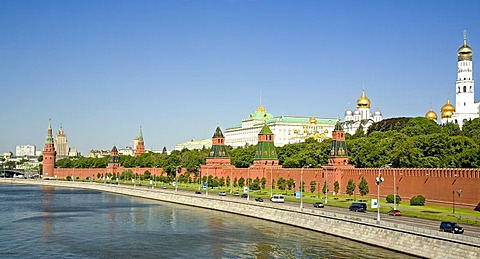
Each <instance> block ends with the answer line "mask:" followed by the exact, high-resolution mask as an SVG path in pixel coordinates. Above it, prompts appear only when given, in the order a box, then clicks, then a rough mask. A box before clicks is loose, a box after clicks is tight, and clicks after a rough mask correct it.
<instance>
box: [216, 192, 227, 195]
mask: <svg viewBox="0 0 480 259" xmlns="http://www.w3.org/2000/svg"><path fill="white" fill-rule="evenodd" d="M218 195H219V196H227V193H226V192H219V193H218Z"/></svg>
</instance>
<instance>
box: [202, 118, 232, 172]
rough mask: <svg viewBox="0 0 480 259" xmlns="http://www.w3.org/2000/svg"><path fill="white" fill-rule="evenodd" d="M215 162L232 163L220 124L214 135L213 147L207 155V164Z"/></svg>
mask: <svg viewBox="0 0 480 259" xmlns="http://www.w3.org/2000/svg"><path fill="white" fill-rule="evenodd" d="M213 164H225V165H229V164H230V157H229V156H228V153H227V149H226V146H225V137H224V136H223V133H222V130H221V129H220V126H217V128H216V129H215V133H214V134H213V137H212V148H211V149H210V152H209V153H208V156H207V165H213Z"/></svg>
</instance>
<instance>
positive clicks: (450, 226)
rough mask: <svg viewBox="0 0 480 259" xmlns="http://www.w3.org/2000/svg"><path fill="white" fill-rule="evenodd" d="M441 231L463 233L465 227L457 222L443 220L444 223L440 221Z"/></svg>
mask: <svg viewBox="0 0 480 259" xmlns="http://www.w3.org/2000/svg"><path fill="white" fill-rule="evenodd" d="M440 231H443V232H450V233H454V234H463V227H461V226H460V225H458V224H457V223H455V222H450V221H442V223H440Z"/></svg>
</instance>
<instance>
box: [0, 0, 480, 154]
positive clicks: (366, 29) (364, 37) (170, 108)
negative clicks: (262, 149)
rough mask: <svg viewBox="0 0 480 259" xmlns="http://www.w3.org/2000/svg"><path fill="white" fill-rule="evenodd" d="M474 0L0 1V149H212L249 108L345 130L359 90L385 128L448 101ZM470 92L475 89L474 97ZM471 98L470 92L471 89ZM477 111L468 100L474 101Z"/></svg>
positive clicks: (478, 8) (476, 8) (474, 38)
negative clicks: (217, 135) (138, 144)
mask: <svg viewBox="0 0 480 259" xmlns="http://www.w3.org/2000/svg"><path fill="white" fill-rule="evenodd" d="M479 14H480V2H479V1H462V2H461V3H459V2H457V1H302V0H299V1H293V0H292V1H282V0H275V1H273V0H272V1H241V0H237V1H235V0H224V1H180V0H175V1H174V0H170V1H169V0H165V1H133V0H132V1H119V0H115V1H88V0H82V1H48V0H47V1H13V0H12V1H5V0H2V1H0V33H1V37H0V94H1V95H0V96H1V104H2V111H3V113H2V116H1V117H2V127H1V134H0V151H1V152H4V151H13V152H14V150H15V146H16V145H25V144H33V145H36V146H37V148H39V149H43V145H44V141H45V135H46V130H47V126H48V120H49V119H50V118H51V119H52V126H53V129H54V132H56V131H58V128H59V126H60V124H62V125H63V129H64V130H65V132H66V133H67V136H68V139H69V143H70V146H73V147H76V148H77V149H78V150H79V151H81V152H82V153H83V154H84V155H86V154H87V153H88V151H89V150H91V149H110V148H111V147H112V146H113V145H114V144H115V145H117V147H124V146H126V145H129V146H132V145H133V138H134V137H136V136H138V133H139V128H140V126H142V127H143V134H144V139H145V144H146V147H147V148H148V149H155V150H161V149H162V148H163V146H166V147H167V148H168V149H169V150H171V149H173V147H174V145H175V144H177V143H181V142H184V141H188V140H191V139H204V138H211V136H212V135H213V133H214V130H215V127H216V125H217V123H218V124H219V125H220V127H221V128H222V129H225V128H227V127H231V126H234V125H237V124H239V123H240V122H241V120H242V119H244V118H246V117H247V116H248V115H249V114H250V113H252V112H253V111H254V110H255V109H256V108H257V107H258V105H259V102H260V98H261V101H262V103H263V106H264V107H265V108H266V110H267V111H268V112H270V113H272V114H273V115H274V116H279V115H292V116H294V115H298V116H312V115H313V116H319V117H337V116H340V117H341V118H343V115H344V112H345V110H346V109H347V108H348V107H349V106H351V107H352V108H354V106H355V103H356V100H357V99H358V98H359V97H360V95H361V91H362V87H364V88H365V91H366V94H367V96H368V97H369V99H370V100H371V102H372V109H373V110H376V109H377V108H379V109H380V110H381V111H382V113H383V116H384V117H385V118H391V117H401V116H424V114H425V113H426V112H427V111H428V110H429V109H430V106H432V107H433V109H434V110H435V111H436V112H437V113H438V114H439V113H440V112H439V111H440V108H441V106H442V105H443V104H445V102H446V98H448V97H449V98H451V99H452V100H454V97H455V96H454V86H455V78H456V69H457V63H456V51H457V49H458V48H459V47H460V46H461V44H462V42H463V30H464V29H466V30H467V33H468V44H469V45H470V46H471V47H472V48H473V50H474V56H473V61H474V79H476V78H478V75H479V72H478V69H476V66H475V64H477V62H478V58H477V56H478V54H475V53H478V52H477V51H479V50H480V27H479V22H478V18H479ZM477 88H478V87H477ZM477 92H478V91H477ZM476 96H477V97H476V100H478V93H477V94H476Z"/></svg>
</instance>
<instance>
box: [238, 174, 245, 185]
mask: <svg viewBox="0 0 480 259" xmlns="http://www.w3.org/2000/svg"><path fill="white" fill-rule="evenodd" d="M238 186H240V188H243V186H245V179H244V178H243V177H240V179H238Z"/></svg>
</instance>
